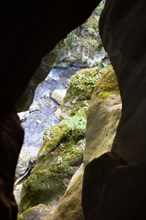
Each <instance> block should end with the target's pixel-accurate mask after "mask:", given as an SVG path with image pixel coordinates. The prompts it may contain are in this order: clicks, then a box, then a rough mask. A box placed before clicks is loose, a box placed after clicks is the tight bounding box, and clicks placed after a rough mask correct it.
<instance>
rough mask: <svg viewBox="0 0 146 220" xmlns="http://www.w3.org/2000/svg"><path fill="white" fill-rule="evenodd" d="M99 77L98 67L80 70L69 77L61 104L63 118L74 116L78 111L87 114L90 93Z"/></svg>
mask: <svg viewBox="0 0 146 220" xmlns="http://www.w3.org/2000/svg"><path fill="white" fill-rule="evenodd" d="M101 77H102V73H101V72H100V66H99V67H93V68H85V69H82V70H80V71H78V72H76V73H75V74H74V75H73V76H72V77H71V79H70V83H69V87H68V89H67V93H66V96H65V98H64V99H63V102H62V104H61V110H62V113H63V115H64V116H67V115H75V114H76V113H77V112H78V111H86V112H87V110H88V106H89V100H90V98H91V95H92V92H93V90H94V88H95V86H96V82H97V80H99V79H100V78H101Z"/></svg>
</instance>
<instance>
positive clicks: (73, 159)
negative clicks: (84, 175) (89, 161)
mask: <svg viewBox="0 0 146 220" xmlns="http://www.w3.org/2000/svg"><path fill="white" fill-rule="evenodd" d="M99 75H100V76H101V74H100V73H99V69H98V68H92V69H84V70H81V71H79V72H77V73H76V74H75V75H74V76H73V77H72V78H71V81H70V85H69V88H68V90H67V93H66V96H65V98H64V101H63V103H62V106H61V108H62V109H64V112H65V108H66V107H67V109H68V110H67V109H66V115H67V116H66V117H65V118H63V119H62V121H61V122H60V124H58V125H54V126H52V127H51V128H49V129H48V130H46V131H45V132H44V139H43V145H42V147H41V149H40V151H39V153H38V158H37V163H36V166H35V168H34V169H33V171H32V173H31V175H30V176H29V178H28V179H27V180H26V181H25V182H24V184H23V189H22V193H21V203H20V206H19V213H23V212H24V211H26V210H27V209H30V208H31V207H33V206H36V205H38V204H45V205H48V204H52V203H53V204H57V202H58V200H59V198H60V197H61V196H62V195H63V194H64V193H65V191H66V188H67V186H68V184H69V182H70V179H71V177H72V176H73V174H74V173H75V172H76V170H77V169H78V167H79V166H80V164H81V163H82V162H83V151H84V147H85V135H86V122H87V112H88V104H87V103H88V102H89V100H90V98H91V94H92V92H93V89H94V87H95V85H96V81H97V80H98V79H99V78H100V77H99ZM79 83H80V86H79ZM76 97H77V99H76V101H73V100H75V98H76ZM66 103H68V104H67V106H66ZM80 103H81V104H80ZM31 210H32V209H31Z"/></svg>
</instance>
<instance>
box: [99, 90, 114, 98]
mask: <svg viewBox="0 0 146 220" xmlns="http://www.w3.org/2000/svg"><path fill="white" fill-rule="evenodd" d="M110 94H111V92H102V93H101V94H100V96H99V98H101V99H106V98H107V97H108V96H109V95H110Z"/></svg>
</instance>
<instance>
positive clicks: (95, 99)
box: [84, 66, 121, 164]
mask: <svg viewBox="0 0 146 220" xmlns="http://www.w3.org/2000/svg"><path fill="white" fill-rule="evenodd" d="M103 72H104V76H103V77H102V79H101V80H99V81H98V82H97V85H96V88H95V90H94V92H93V94H92V97H91V101H90V106H89V112H88V118H87V134H86V148H85V152H84V162H85V164H86V163H88V162H89V161H91V160H92V159H94V158H95V157H99V156H100V155H101V154H103V153H104V152H107V151H109V150H110V149H111V147H112V143H113V140H114V137H115V134H116V129H117V125H118V122H119V118H120V115H121V99H120V95H119V88H118V83H117V79H116V76H115V73H114V71H113V69H112V67H110V66H109V67H107V68H105V69H104V70H103Z"/></svg>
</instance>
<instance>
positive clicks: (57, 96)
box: [51, 89, 66, 105]
mask: <svg viewBox="0 0 146 220" xmlns="http://www.w3.org/2000/svg"><path fill="white" fill-rule="evenodd" d="M65 94H66V89H55V90H53V91H52V92H51V98H52V99H53V100H54V101H56V102H57V103H58V104H59V105H60V104H61V102H62V100H63V98H64V97H65Z"/></svg>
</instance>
